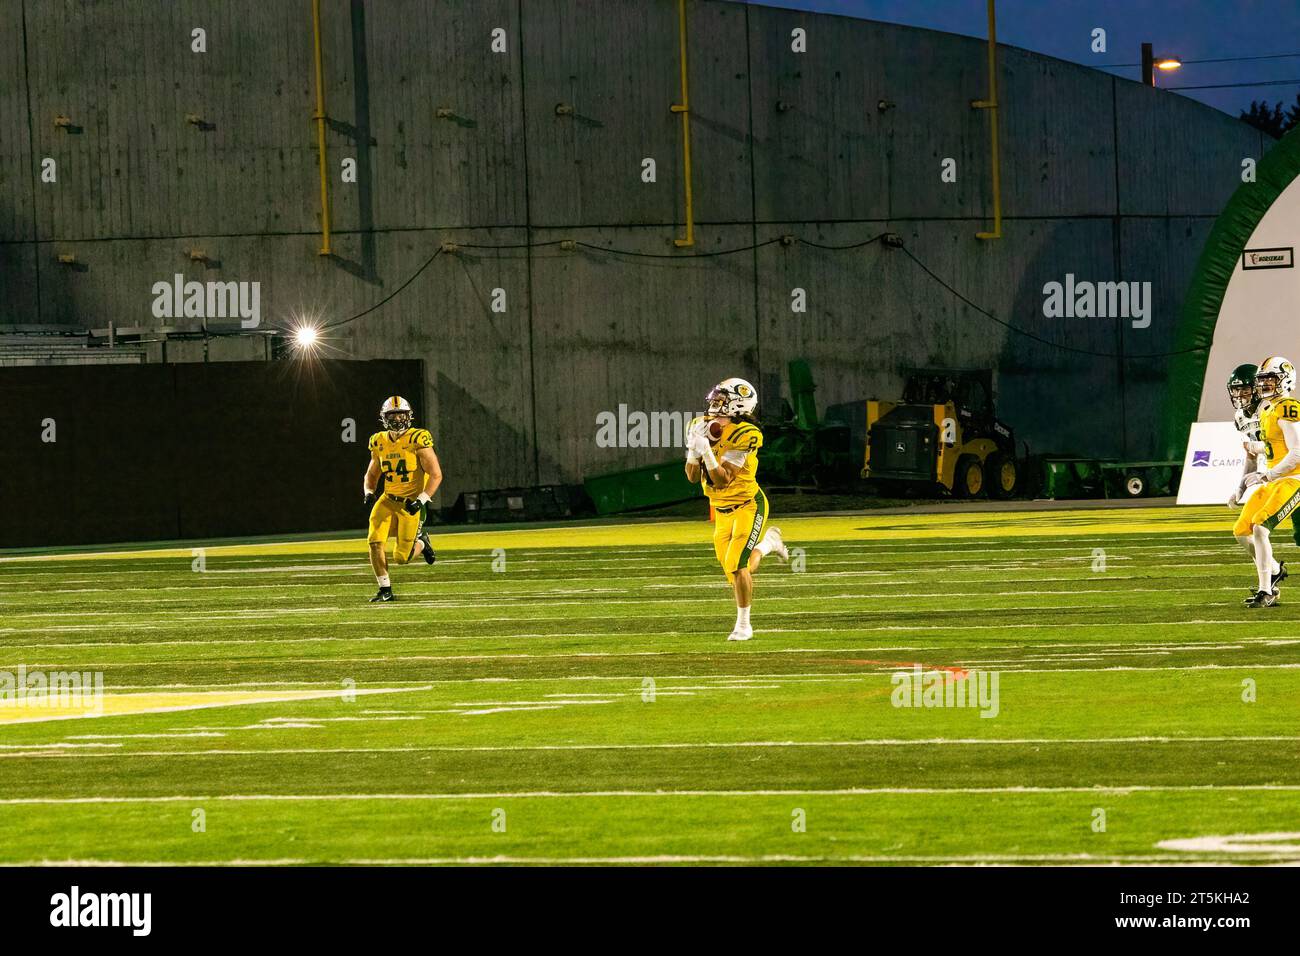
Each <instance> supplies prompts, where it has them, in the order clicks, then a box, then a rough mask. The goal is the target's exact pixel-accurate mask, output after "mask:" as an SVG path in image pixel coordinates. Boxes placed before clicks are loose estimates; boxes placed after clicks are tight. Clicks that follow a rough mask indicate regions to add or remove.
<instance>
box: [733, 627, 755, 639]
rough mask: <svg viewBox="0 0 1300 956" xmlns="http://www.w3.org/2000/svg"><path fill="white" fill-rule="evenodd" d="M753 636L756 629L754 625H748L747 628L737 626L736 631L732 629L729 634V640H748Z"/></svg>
mask: <svg viewBox="0 0 1300 956" xmlns="http://www.w3.org/2000/svg"><path fill="white" fill-rule="evenodd" d="M753 636H754V629H753V628H752V627H746V628H743V629H742V628H739V627H738V628H736V629H735V630H734V631H732V632H731V633H730V634H728V635H727V640H729V641H747V640H749V639H750V638H751V637H753Z"/></svg>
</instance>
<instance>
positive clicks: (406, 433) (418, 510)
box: [361, 395, 442, 604]
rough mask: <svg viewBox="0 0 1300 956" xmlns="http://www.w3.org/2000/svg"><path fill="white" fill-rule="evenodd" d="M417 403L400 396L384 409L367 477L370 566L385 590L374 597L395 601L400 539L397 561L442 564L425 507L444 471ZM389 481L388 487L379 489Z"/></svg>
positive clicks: (372, 438)
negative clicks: (416, 414) (420, 422)
mask: <svg viewBox="0 0 1300 956" xmlns="http://www.w3.org/2000/svg"><path fill="white" fill-rule="evenodd" d="M412 419H413V416H412V414H411V403H410V402H408V401H407V400H406V399H404V398H402V396H400V395H394V396H393V397H392V398H390V399H388V400H387V401H386V402H384V404H383V405H381V406H380V408H379V421H380V423H381V424H382V425H383V426H384V430H383V431H378V432H375V433H374V434H373V435H371V436H370V467H368V468H367V469H366V475H365V478H364V479H362V489H361V490H362V492H363V494H364V495H365V503H366V505H367V506H369V505H373V507H372V508H371V509H370V535H369V538H368V539H367V540H368V541H369V543H370V566H371V567H372V568H373V569H374V571H375V580H376V581H378V582H379V591H378V592H377V593H376V594H375V596H374V597H372V598H371V599H370V602H371V603H372V604H373V603H375V602H376V601H391V600H393V586H392V582H391V581H390V580H389V578H388V554H387V546H388V539H389V538H390V537H393V536H396V537H397V544H396V545H395V546H394V548H393V560H394V561H396V562H397V563H398V564H406V563H407V562H408V561H412V560H414V559H415V556H416V555H422V556H423V557H424V561H425V563H426V564H433V562H434V561H435V560H436V558H435V555H434V553H433V545H431V544H430V543H429V535H428V532H426V531H425V530H424V527H423V525H424V506H425V505H426V504H427V503H428V501H429V499H430V498H432V497H433V495H434V492H436V491H437V490H438V485H440V484H442V467H441V466H440V465H439V464H438V456H437V454H435V453H434V450H433V436H432V435H430V434H429V432H428V430H427V429H424V428H413V427H411V426H412ZM381 482H382V483H383V488H382V489H381V488H380V487H379V485H380V483H381Z"/></svg>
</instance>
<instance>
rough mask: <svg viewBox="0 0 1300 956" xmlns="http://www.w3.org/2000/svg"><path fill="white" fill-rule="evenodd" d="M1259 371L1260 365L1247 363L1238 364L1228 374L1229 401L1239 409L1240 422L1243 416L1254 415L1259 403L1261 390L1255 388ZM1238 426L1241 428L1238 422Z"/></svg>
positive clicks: (1238, 417)
mask: <svg viewBox="0 0 1300 956" xmlns="http://www.w3.org/2000/svg"><path fill="white" fill-rule="evenodd" d="M1258 372H1259V366H1258V365H1251V364H1249V363H1247V364H1245V365H1238V366H1237V367H1236V368H1234V369H1233V370H1232V374H1231V375H1229V376H1228V401H1230V402H1232V407H1233V408H1235V409H1236V410H1237V412H1238V416H1237V419H1238V422H1239V423H1240V421H1241V420H1242V418H1243V417H1244V418H1249V417H1250V416H1251V415H1254V414H1255V407H1256V406H1257V405H1259V391H1258V390H1257V389H1256V388H1255V375H1256V374H1257V373H1258ZM1242 413H1244V415H1243V414H1242ZM1237 427H1238V429H1240V428H1241V425H1240V424H1238V426H1237Z"/></svg>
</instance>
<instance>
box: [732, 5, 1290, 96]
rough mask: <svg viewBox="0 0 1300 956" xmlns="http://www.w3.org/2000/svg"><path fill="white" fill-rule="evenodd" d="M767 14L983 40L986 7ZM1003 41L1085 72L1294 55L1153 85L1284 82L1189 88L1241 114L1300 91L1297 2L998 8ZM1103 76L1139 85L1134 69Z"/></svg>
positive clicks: (1205, 66) (1216, 67)
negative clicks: (1146, 49)
mask: <svg viewBox="0 0 1300 956" xmlns="http://www.w3.org/2000/svg"><path fill="white" fill-rule="evenodd" d="M748 2H751V3H763V4H766V5H768V6H778V7H787V8H791V9H801V10H813V11H816V12H819V13H839V14H844V15H847V16H854V17H862V18H864V19H868V20H886V21H889V22H891V23H903V24H907V25H908V26H916V27H927V28H929V29H932V30H945V31H947V32H949V33H964V34H967V35H970V36H978V37H984V36H987V32H986V30H987V27H986V24H987V14H986V5H985V2H984V0H748ZM997 8H998V42H1000V43H1006V44H1009V45H1011V46H1018V47H1023V48H1024V49H1027V50H1033V51H1035V52H1037V53H1046V54H1048V55H1050V56H1055V57H1059V58H1060V59H1063V60H1073V61H1074V62H1076V63H1084V64H1087V65H1088V66H1094V67H1100V66H1103V65H1108V64H1123V63H1132V64H1136V63H1137V62H1138V61H1139V60H1140V59H1141V45H1142V43H1143V41H1149V42H1151V43H1152V44H1154V46H1155V53H1156V55H1157V56H1159V55H1161V54H1169V55H1175V56H1178V57H1180V58H1182V59H1184V60H1193V59H1216V58H1221V57H1235V56H1261V55H1266V54H1278V53H1293V54H1297V55H1296V56H1291V57H1287V58H1285V59H1274V60H1252V61H1244V62H1236V63H1187V64H1185V65H1184V66H1183V68H1182V69H1181V70H1178V71H1177V72H1174V73H1169V74H1163V73H1158V74H1157V79H1156V82H1157V85H1159V86H1163V87H1167V88H1173V87H1179V86H1200V85H1203V84H1220V83H1250V84H1258V83H1260V82H1261V81H1266V80H1288V81H1290V82H1289V83H1287V84H1286V85H1279V86H1255V85H1252V86H1243V87H1237V88H1233V89H1215V90H1188V91H1186V92H1184V93H1182V95H1184V96H1191V97H1194V98H1196V99H1198V100H1200V101H1201V102H1202V103H1207V104H1209V105H1210V106H1214V107H1216V108H1218V109H1221V110H1223V111H1224V112H1227V113H1231V114H1232V115H1233V116H1236V115H1237V114H1238V113H1239V112H1241V111H1242V110H1244V109H1246V108H1247V107H1248V106H1249V105H1250V101H1251V100H1252V99H1266V100H1267V101H1268V102H1269V103H1270V104H1272V103H1275V102H1277V101H1278V100H1281V102H1282V107H1283V109H1286V108H1287V107H1289V106H1291V105H1293V104H1294V103H1295V101H1296V94H1297V93H1298V92H1300V2H1297V0H998V5H997ZM1095 27H1102V28H1104V29H1105V30H1106V40H1107V52H1106V53H1104V54H1094V53H1093V52H1092V51H1091V49H1090V44H1091V40H1092V38H1091V33H1092V30H1093V28H1095ZM1107 72H1112V73H1115V74H1116V75H1118V76H1123V77H1127V78H1129V79H1134V80H1136V79H1140V76H1141V71H1140V69H1139V68H1138V67H1137V66H1136V65H1134V66H1130V67H1124V68H1120V67H1118V66H1116V68H1115V69H1112V70H1108V71H1107Z"/></svg>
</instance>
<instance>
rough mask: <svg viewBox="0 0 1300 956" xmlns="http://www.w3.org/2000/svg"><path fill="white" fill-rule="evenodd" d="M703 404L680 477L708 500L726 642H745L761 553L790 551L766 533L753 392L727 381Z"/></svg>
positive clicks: (785, 556)
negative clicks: (725, 584)
mask: <svg viewBox="0 0 1300 956" xmlns="http://www.w3.org/2000/svg"><path fill="white" fill-rule="evenodd" d="M707 402H708V405H707V408H708V414H707V415H706V416H705V417H704V418H697V419H695V420H694V421H693V422H691V426H690V429H689V431H688V433H687V436H686V478H687V480H688V481H690V482H692V483H694V482H697V481H698V482H701V483H702V484H703V485H704V493H705V494H706V495H708V496H709V503H710V504H711V505H712V507H713V515H714V517H713V520H714V529H713V550H714V553H715V554H717V556H718V561H719V562H720V563H721V564H722V570H723V572H724V573H725V574H726V575H727V580H728V581H729V582H730V583H731V586H732V589H733V591H734V592H735V596H736V626H735V627H734V628H733V629H732V631H731V634H730V635H729V636H728V637H727V640H729V641H747V640H749V639H750V638H751V637H753V636H754V629H753V627H752V626H751V625H750V622H749V609H750V605H751V604H752V603H753V599H754V577H753V575H754V572H755V571H757V570H758V565H759V563H760V562H761V561H762V560H763V556H764V555H766V554H770V553H775V554H776V555H777V557H779V558H780V559H781V560H782V561H786V560H789V557H790V552H789V549H787V548H786V546H785V543H784V542H783V541H782V540H781V531H780V529H778V528H771V529H767V496H766V495H764V494H763V489H761V488H759V487H758V480H757V474H758V450H759V449H760V448H762V447H763V433H762V432H761V431H760V430H759V428H758V425H756V424H755V423H754V417H753V415H754V410H755V409H756V408H757V407H758V393H757V392H756V391H755V390H754V386H753V385H750V384H749V383H748V382H746V381H745V380H744V379H742V378H729V379H727V380H726V381H725V382H720V383H719V384H717V385H715V386H714V388H713V390H712V391H711V392H709V395H708V399H707ZM765 529H766V534H765V533H764V531H765Z"/></svg>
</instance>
